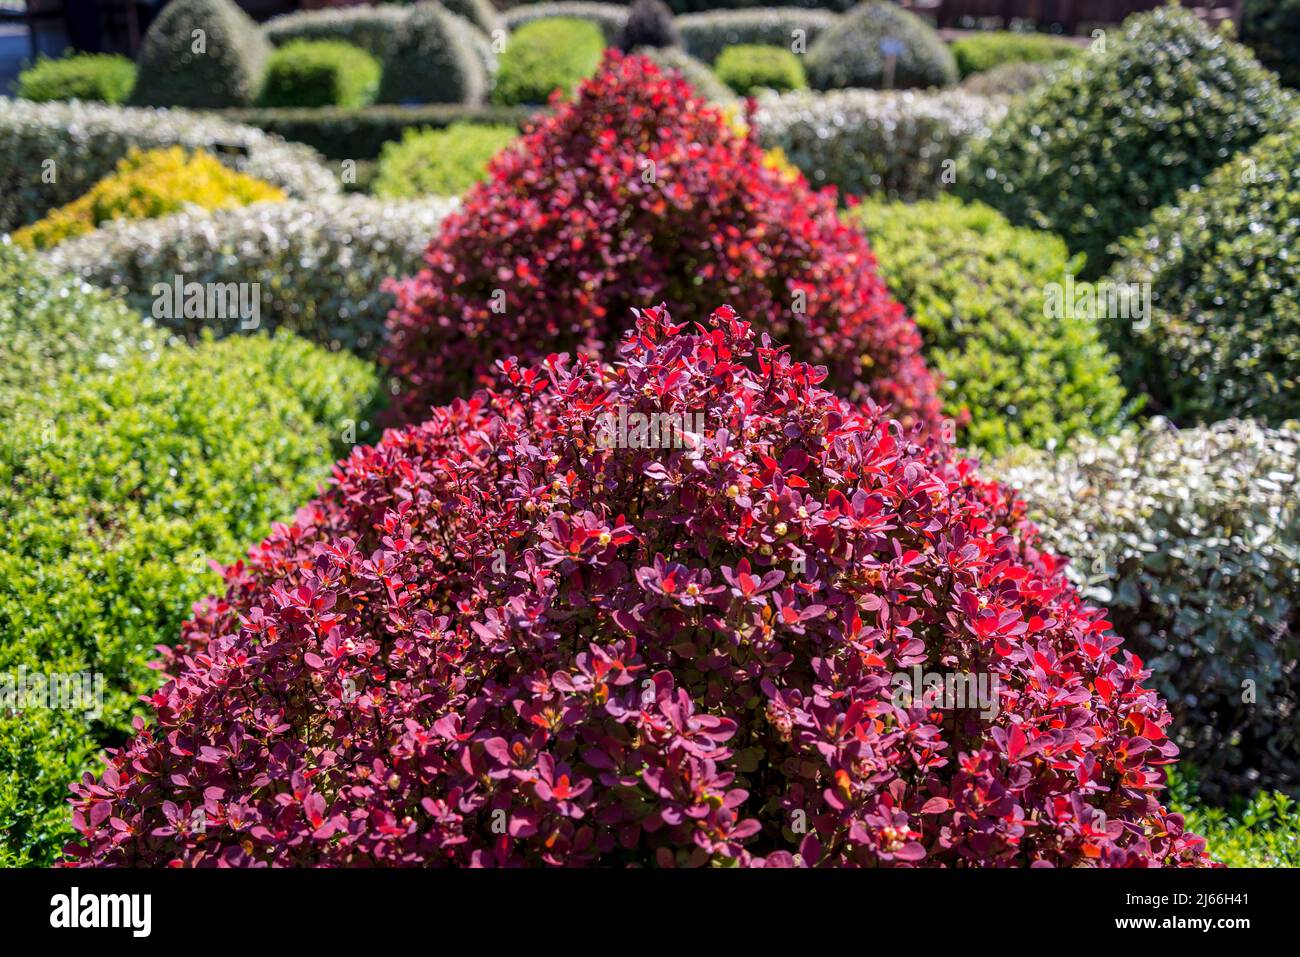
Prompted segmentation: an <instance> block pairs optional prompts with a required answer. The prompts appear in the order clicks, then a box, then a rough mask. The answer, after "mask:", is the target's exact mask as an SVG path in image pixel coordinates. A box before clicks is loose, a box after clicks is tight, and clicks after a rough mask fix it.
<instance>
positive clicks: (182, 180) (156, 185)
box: [14, 146, 284, 249]
mask: <svg viewBox="0 0 1300 957" xmlns="http://www.w3.org/2000/svg"><path fill="white" fill-rule="evenodd" d="M282 199H284V193H283V192H282V191H281V190H280V189H279V188H278V187H275V186H272V185H271V184H270V183H265V182H263V181H262V180H260V179H255V178H253V177H252V176H247V175H245V174H244V173H238V172H236V171H234V170H232V169H230V168H229V167H226V166H223V165H222V164H221V163H220V161H218V160H217V159H216V157H214V156H212V154H210V153H206V152H203V151H202V150H196V151H195V152H193V153H187V152H186V151H185V150H183V149H181V148H180V147H179V146H173V147H171V148H170V149H161V150H149V151H147V152H141V151H139V150H131V151H130V152H129V153H127V155H126V156H125V157H123V159H122V160H121V161H119V162H118V164H117V169H116V170H114V171H113V173H112V174H110V175H108V176H106V177H104V178H103V179H101V180H100V181H99V182H98V183H96V184H95V185H94V186H92V187H91V188H90V191H89V192H88V193H86V194H85V195H84V196H82V197H81V198H80V199H76V200H73V201H72V202H71V203H68V205H66V206H62V207H60V208H58V209H56V210H53V211H51V212H50V213H49V214H47V215H46V217H45V218H44V219H41V220H38V221H37V222H35V223H32V224H31V225H30V226H27V227H25V228H23V229H20V230H18V232H16V233H15V234H14V242H16V243H18V244H19V245H21V246H26V247H28V248H34V249H46V248H48V247H50V246H54V245H57V244H58V243H61V242H62V241H63V240H65V239H69V238H71V237H72V236H80V235H82V234H83V233H88V232H90V231H91V230H92V229H94V228H95V227H96V226H98V225H99V224H100V223H105V222H108V221H109V220H112V219H154V218H156V217H158V216H166V215H167V214H169V213H176V212H180V211H181V210H182V209H184V208H185V207H186V206H200V207H202V208H204V209H225V208H227V207H230V206H247V205H248V204H249V203H256V202H260V201H265V200H282Z"/></svg>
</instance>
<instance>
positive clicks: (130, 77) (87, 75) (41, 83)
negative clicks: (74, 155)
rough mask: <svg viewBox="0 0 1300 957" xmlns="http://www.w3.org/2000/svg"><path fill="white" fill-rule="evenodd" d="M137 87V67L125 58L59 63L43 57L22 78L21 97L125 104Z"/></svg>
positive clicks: (95, 56)
mask: <svg viewBox="0 0 1300 957" xmlns="http://www.w3.org/2000/svg"><path fill="white" fill-rule="evenodd" d="M133 86H135V64H134V63H132V62H131V61H130V60H128V59H127V58H126V57H124V56H117V55H115V54H108V53H78V54H75V55H73V56H67V57H61V58H60V59H57V60H51V59H47V58H45V57H42V58H41V59H39V60H37V61H36V65H35V66H33V67H30V68H29V69H26V70H24V71H23V72H22V73H19V74H18V95H19V96H20V97H22V98H23V99H24V100H33V101H35V102H37V103H47V102H49V101H51V100H82V101H83V102H87V103H121V102H122V101H123V100H125V99H126V98H127V97H128V96H129V95H130V94H131V88H132V87H133Z"/></svg>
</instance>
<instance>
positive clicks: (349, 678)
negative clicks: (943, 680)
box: [73, 308, 1205, 866]
mask: <svg viewBox="0 0 1300 957" xmlns="http://www.w3.org/2000/svg"><path fill="white" fill-rule="evenodd" d="M821 378H822V373H820V372H819V371H817V370H814V369H813V368H812V367H810V366H807V365H803V364H800V363H795V362H793V361H791V360H790V358H789V356H788V355H786V354H785V353H784V352H783V351H781V350H779V349H777V348H776V347H775V346H773V345H770V344H769V342H768V341H767V340H763V341H762V342H760V341H759V340H758V339H757V337H756V336H755V334H754V333H753V331H752V330H751V329H750V328H749V327H748V326H747V325H745V324H744V323H742V322H740V321H739V320H738V319H736V317H735V314H734V313H733V312H732V311H731V310H730V309H727V308H723V309H721V310H719V312H718V314H717V315H716V317H715V318H714V319H713V320H711V321H710V323H709V324H708V325H707V326H704V325H701V326H699V327H698V333H697V334H695V335H684V334H680V327H672V326H670V324H669V319H668V316H667V314H666V312H664V311H663V310H658V309H655V310H648V311H647V312H646V313H645V314H644V315H643V316H642V317H641V318H640V320H639V321H638V324H637V329H636V332H635V333H634V334H633V335H631V336H629V337H628V339H627V345H626V348H625V349H624V350H623V354H622V358H621V361H620V363H619V364H618V365H616V366H613V367H610V366H602V365H600V364H598V363H597V362H596V361H595V360H593V359H591V358H587V357H582V358H578V359H575V360H566V359H562V358H560V357H558V356H557V357H552V358H551V359H550V360H548V361H547V362H546V363H545V364H544V365H542V366H540V367H532V368H523V367H520V366H519V365H517V364H516V363H515V362H514V361H508V362H506V363H504V365H503V368H502V381H501V383H500V385H499V386H498V389H497V391H496V394H495V395H489V394H488V393H486V392H483V393H479V395H478V396H476V397H475V398H473V399H472V400H470V401H468V402H466V401H464V400H460V401H457V402H456V403H455V404H454V405H452V406H450V407H444V408H440V409H436V410H434V412H433V414H432V416H431V418H429V420H428V421H427V422H426V423H425V424H423V425H420V426H415V427H412V428H411V429H409V430H405V431H399V430H393V431H390V432H389V433H388V434H387V435H386V436H385V439H384V441H383V442H382V443H381V444H380V445H379V446H378V447H377V448H362V449H358V450H356V451H354V452H353V454H352V456H351V457H349V458H348V459H346V460H345V461H343V462H341V463H340V464H339V465H338V467H337V468H336V470H335V481H334V484H333V486H332V488H331V489H330V490H329V491H328V492H327V493H326V494H325V495H324V496H323V497H322V498H320V499H318V500H317V501H315V502H313V503H311V504H310V505H308V506H307V507H306V508H304V509H303V510H301V511H300V512H299V513H298V516H297V519H296V521H295V522H294V524H293V525H291V526H279V527H277V528H276V530H275V531H274V532H273V533H272V535H271V536H270V537H269V538H268V539H267V540H265V541H264V542H263V543H262V544H261V545H260V546H258V547H257V548H255V549H254V550H253V551H252V552H251V553H250V555H249V558H248V560H247V561H246V562H242V563H237V564H235V565H233V566H229V567H228V568H227V569H226V586H227V587H226V592H225V594H224V595H223V596H221V597H218V598H213V599H211V600H209V601H207V602H205V603H203V604H202V605H200V606H199V607H198V609H197V611H196V615H195V617H194V618H193V619H192V620H191V621H190V622H189V623H187V624H186V626H185V628H184V639H183V642H182V644H181V646H180V647H179V648H178V649H177V650H176V651H175V652H173V653H171V654H169V656H168V658H167V662H166V669H167V674H168V680H167V682H166V683H165V684H164V685H163V686H162V687H161V688H160V689H159V690H158V692H157V693H156V694H155V695H154V696H153V697H152V698H151V701H150V704H151V706H152V710H153V720H152V721H151V723H149V724H147V725H142V726H141V727H140V728H139V730H138V732H137V733H136V735H135V736H134V737H133V738H132V739H131V740H130V741H129V742H128V743H127V744H126V745H125V746H124V747H123V748H121V749H120V750H118V751H116V752H114V753H113V754H112V755H111V756H110V758H109V762H108V766H107V767H106V769H105V770H104V772H103V774H101V775H100V776H99V777H98V778H91V777H89V776H87V777H86V778H85V779H83V781H82V783H80V784H78V785H76V787H75V788H74V790H75V793H76V799H75V802H74V815H73V820H74V822H75V825H76V828H77V830H78V831H79V832H80V834H81V838H82V839H81V842H80V843H79V845H78V846H77V847H76V848H75V849H74V850H73V854H74V855H75V857H76V859H77V860H79V861H82V862H84V863H88V864H94V865H104V864H124V865H128V864H129V865H159V866H161V865H164V864H170V863H178V864H189V865H199V864H224V865H233V866H244V865H255V864H268V863H269V864H296V865H302V864H328V865H357V864H384V865H408V866H409V865H452V864H459V865H480V866H494V865H495V866H505V865H527V864H551V865H577V864H605V865H613V864H622V865H629V864H632V865H642V866H645V865H660V866H673V865H678V866H700V865H706V864H719V865H725V864H732V865H741V866H746V865H748V866H796V865H805V866H817V865H824V866H835V865H839V866H845V865H848V866H852V865H863V866H872V865H875V866H879V865H907V864H912V863H916V862H925V863H928V864H980V863H982V864H1001V865H1014V864H1020V865H1025V864H1030V863H1045V864H1054V865H1059V866H1073V865H1086V864H1102V865H1153V864H1167V865H1178V864H1184V865H1194V864H1198V863H1204V862H1205V859H1204V857H1203V842H1202V841H1201V839H1200V838H1198V837H1195V836H1193V835H1192V834H1190V833H1188V832H1187V831H1186V830H1185V828H1184V826H1183V823H1182V820H1181V818H1180V817H1178V816H1177V815H1173V814H1168V813H1167V812H1166V811H1165V810H1164V809H1163V807H1162V806H1161V803H1160V799H1159V795H1160V793H1161V789H1162V787H1163V782H1164V778H1165V773H1164V766H1166V765H1168V764H1169V763H1170V762H1171V761H1172V760H1173V758H1174V756H1175V754H1176V751H1177V749H1176V748H1175V747H1174V746H1173V745H1172V743H1171V742H1169V741H1168V740H1167V739H1166V737H1165V732H1164V728H1165V727H1166V726H1167V724H1168V721H1169V714H1168V712H1167V711H1166V710H1165V708H1164V705H1163V703H1162V702H1161V700H1160V699H1159V697H1158V696H1157V695H1156V694H1155V693H1154V692H1153V691H1151V690H1149V689H1147V688H1146V687H1145V686H1144V685H1143V680H1144V678H1145V672H1143V671H1142V669H1141V667H1140V666H1139V665H1138V663H1137V662H1136V661H1135V660H1134V659H1132V658H1131V657H1130V656H1129V655H1127V654H1126V653H1125V652H1124V651H1123V650H1122V643H1121V641H1120V639H1118V638H1116V637H1114V636H1112V635H1110V634H1109V626H1108V625H1107V624H1106V622H1105V621H1104V619H1103V613H1102V612H1101V611H1100V610H1098V609H1096V608H1092V607H1089V606H1087V605H1085V604H1084V603H1083V602H1082V601H1081V600H1080V599H1079V597H1078V595H1077V594H1076V593H1075V592H1074V590H1073V589H1072V588H1071V587H1070V586H1069V585H1068V584H1067V582H1066V581H1065V579H1064V577H1063V576H1062V575H1061V573H1060V570H1059V568H1058V566H1057V564H1056V563H1055V562H1054V561H1053V560H1052V559H1051V558H1050V557H1049V556H1047V555H1044V554H1042V553H1040V552H1038V551H1037V550H1035V549H1034V547H1033V546H1032V544H1031V541H1032V533H1031V532H1030V531H1029V530H1028V529H1026V528H1025V526H1024V525H1023V523H1022V522H1021V521H1020V520H1019V516H1018V513H1017V510H1016V506H1015V504H1014V503H1013V502H1012V501H1011V500H1009V499H1007V498H1006V497H1005V496H1004V495H1003V494H1002V492H1001V490H1000V489H999V488H998V487H997V486H995V485H991V484H986V483H983V482H981V481H979V480H978V479H977V478H976V477H975V476H974V474H973V469H972V468H971V464H970V463H969V462H967V463H958V462H955V461H950V460H948V459H946V458H945V457H943V456H942V454H941V453H940V452H938V451H937V450H935V449H934V448H933V447H930V451H926V450H925V449H924V448H922V447H919V446H916V445H912V444H909V443H908V442H907V441H906V439H905V438H904V437H903V436H902V435H901V434H900V433H899V432H898V431H897V430H896V429H895V428H894V427H892V426H890V425H888V424H887V423H885V422H884V421H882V419H881V418H880V417H879V414H878V412H877V411H875V410H873V409H871V408H866V409H864V408H862V407H858V406H854V405H851V404H849V403H847V402H844V401H842V400H840V399H838V398H836V397H835V396H834V395H833V394H832V393H830V392H826V391H823V390H822V389H821V388H820V387H819V386H818V384H817V383H818V382H819V380H820V379H821ZM619 408H622V409H627V410H642V411H643V412H650V411H651V410H653V411H656V412H662V413H669V414H678V415H690V416H698V417H699V422H700V423H702V424H700V425H697V426H696V427H695V428H694V430H693V431H692V433H691V435H690V436H689V438H688V440H687V441H686V442H685V445H684V447H683V448H679V449H675V450H656V449H644V448H641V449H638V448H624V447H621V446H615V447H608V448H606V447H603V444H602V443H601V442H600V441H599V440H598V437H597V433H598V426H597V413H598V412H599V410H602V409H606V410H614V409H619ZM796 561H797V562H798V563H799V564H798V569H799V570H798V571H794V570H792V569H793V567H794V566H792V563H794V562H796ZM494 564H495V568H494ZM914 665H916V666H929V667H932V668H945V669H965V670H969V671H972V672H974V671H979V672H991V673H992V674H994V675H996V676H997V678H998V681H999V688H1000V689H1001V690H1000V694H999V699H1000V704H1001V709H1000V710H999V711H998V713H997V714H996V715H993V716H990V717H989V718H987V719H982V718H980V717H979V715H978V712H975V711H971V710H964V709H963V710H957V711H954V712H949V713H947V714H944V713H942V712H939V711H936V710H933V709H931V708H928V707H925V706H924V704H923V703H920V702H909V701H906V700H905V699H903V698H901V696H899V695H898V694H897V693H896V690H897V682H896V681H894V680H893V678H892V675H894V674H897V673H899V672H903V671H907V670H908V669H911V668H912V666H914ZM196 755H197V756H199V757H198V758H197V759H196V757H195V756H196ZM198 821H201V822H202V825H203V826H202V830H201V833H200V829H199V827H198V825H197V824H196V822H198ZM494 824H495V825H496V826H495V827H494Z"/></svg>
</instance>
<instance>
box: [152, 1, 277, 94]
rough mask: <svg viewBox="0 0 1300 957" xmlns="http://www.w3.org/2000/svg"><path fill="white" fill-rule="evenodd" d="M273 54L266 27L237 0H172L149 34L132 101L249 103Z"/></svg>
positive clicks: (258, 90) (259, 85)
mask: <svg viewBox="0 0 1300 957" xmlns="http://www.w3.org/2000/svg"><path fill="white" fill-rule="evenodd" d="M196 30H197V31H202V36H201V37H200V38H196V37H195V36H194V32H195V31H196ZM200 44H201V46H199V45H200ZM196 47H198V49H196ZM270 54H271V45H270V44H269V43H267V42H266V38H265V37H264V36H263V35H262V31H261V29H260V28H259V27H258V25H257V24H256V23H254V22H253V21H252V20H251V19H249V17H248V15H247V14H246V13H244V11H243V10H241V9H240V8H239V6H238V5H237V4H235V3H234V2H233V0H172V2H171V3H169V4H167V5H166V6H165V7H163V9H162V12H161V13H159V14H158V16H157V18H156V19H155V20H154V21H153V23H152V24H151V25H150V26H149V32H148V33H146V34H145V37H144V43H143V44H142V45H141V47H140V55H139V58H138V61H137V63H138V65H139V72H138V75H137V77H136V83H135V90H134V91H133V92H132V94H131V102H132V103H133V104H135V105H136V106H187V107H195V108H212V107H221V106H247V105H248V104H250V103H253V102H254V101H256V99H257V95H258V93H259V92H260V91H261V87H262V76H263V73H264V71H265V69H266V60H267V57H269V56H270Z"/></svg>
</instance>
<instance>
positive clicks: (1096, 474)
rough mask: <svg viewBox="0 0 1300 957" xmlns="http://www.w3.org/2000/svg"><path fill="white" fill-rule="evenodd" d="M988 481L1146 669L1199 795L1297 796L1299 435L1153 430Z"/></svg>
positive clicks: (1019, 464) (1247, 429)
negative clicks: (1194, 768) (1285, 792)
mask: <svg viewBox="0 0 1300 957" xmlns="http://www.w3.org/2000/svg"><path fill="white" fill-rule="evenodd" d="M999 471H1000V472H1001V473H1002V474H1003V475H1004V477H1005V478H1006V480H1007V481H1008V482H1010V483H1012V484H1013V485H1016V486H1017V487H1019V488H1021V489H1023V494H1024V496H1025V498H1026V500H1027V501H1028V503H1029V505H1030V509H1031V515H1032V517H1034V518H1035V519H1036V520H1037V521H1038V523H1039V525H1040V527H1041V528H1042V530H1043V535H1044V537H1045V539H1046V541H1047V542H1048V544H1049V545H1050V546H1051V547H1052V548H1054V549H1056V550H1058V551H1059V552H1061V553H1063V554H1065V555H1068V556H1070V557H1071V559H1072V560H1073V561H1072V565H1071V570H1070V574H1071V576H1072V577H1073V578H1074V579H1075V580H1076V581H1078V582H1079V583H1080V584H1081V585H1083V586H1084V587H1085V589H1086V592H1085V593H1086V594H1087V595H1089V596H1090V597H1092V598H1094V599H1095V600H1098V601H1104V602H1106V603H1107V604H1108V605H1109V606H1110V617H1111V621H1113V622H1114V623H1115V627H1116V628H1117V629H1118V630H1119V631H1120V632H1121V633H1122V634H1125V635H1126V636H1127V638H1128V642H1129V644H1130V647H1131V648H1132V650H1133V651H1134V652H1135V653H1136V654H1138V655H1140V656H1141V657H1142V659H1143V660H1144V662H1145V663H1146V667H1148V668H1150V669H1151V670H1152V671H1153V673H1154V679H1153V680H1154V681H1155V683H1156V685H1157V687H1159V689H1160V690H1161V692H1162V694H1164V695H1165V696H1166V697H1167V698H1168V700H1169V708H1170V710H1171V712H1172V713H1173V715H1174V721H1175V723H1174V731H1175V733H1176V736H1177V738H1178V740H1179V741H1180V743H1181V744H1183V745H1184V747H1185V750H1186V752H1187V753H1188V754H1190V755H1192V756H1194V760H1195V761H1196V762H1197V764H1198V766H1199V769H1200V772H1201V774H1202V776H1203V780H1202V782H1201V792H1202V794H1204V795H1206V796H1207V797H1208V798H1211V799H1214V800H1221V799H1223V798H1225V797H1228V796H1231V795H1233V794H1244V793H1249V792H1251V791H1253V790H1254V789H1255V788H1257V787H1259V786H1260V785H1261V784H1265V785H1276V786H1281V787H1285V788H1287V789H1289V790H1294V789H1295V788H1296V786H1297V785H1300V758H1297V755H1300V747H1298V746H1300V724H1298V723H1297V714H1300V669H1298V668H1297V661H1298V660H1300V627H1297V626H1300V601H1298V600H1297V595H1300V507H1297V504H1296V498H1295V489H1296V488H1297V483H1300V432H1297V431H1296V430H1295V428H1288V429H1266V428H1263V427H1261V426H1259V425H1257V424H1255V423H1253V422H1250V421H1248V420H1229V421H1226V422H1221V423H1219V424H1217V425H1214V426H1211V427H1209V428H1203V429H1189V430H1186V431H1182V432H1179V431H1177V430H1175V429H1172V428H1170V427H1169V426H1168V423H1167V422H1164V421H1163V420H1160V419H1155V420H1153V423H1152V425H1150V426H1149V427H1148V428H1147V429H1146V430H1145V431H1144V432H1142V433H1127V434H1125V435H1123V436H1120V437H1116V438H1112V439H1108V440H1096V439H1088V438H1084V437H1080V438H1079V439H1077V440H1076V442H1075V443H1074V445H1073V447H1072V448H1071V449H1070V451H1069V453H1068V454H1065V455H1062V456H1060V457H1059V458H1058V459H1055V460H1053V459H1051V458H1050V457H1048V456H1047V455H1045V454H1042V455H1031V456H1027V457H1025V456H1022V457H1021V458H1020V459H1019V460H1018V461H1017V460H1015V459H1013V460H1012V461H1011V462H1010V463H1007V464H1004V465H1002V466H999ZM1248 682H1249V683H1251V684H1249V685H1248V684H1247V683H1248ZM1248 691H1249V692H1251V693H1249V694H1248V693H1247V692H1248Z"/></svg>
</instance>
